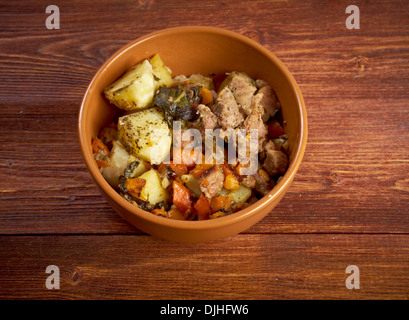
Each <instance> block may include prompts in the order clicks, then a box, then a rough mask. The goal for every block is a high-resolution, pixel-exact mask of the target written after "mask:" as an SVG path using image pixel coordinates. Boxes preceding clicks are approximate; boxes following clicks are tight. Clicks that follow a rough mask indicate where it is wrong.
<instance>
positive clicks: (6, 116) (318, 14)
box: [0, 0, 409, 299]
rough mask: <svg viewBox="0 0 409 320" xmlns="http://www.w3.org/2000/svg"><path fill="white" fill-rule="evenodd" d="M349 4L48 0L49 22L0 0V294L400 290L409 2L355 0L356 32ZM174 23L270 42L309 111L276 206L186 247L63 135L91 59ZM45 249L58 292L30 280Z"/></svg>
mask: <svg viewBox="0 0 409 320" xmlns="http://www.w3.org/2000/svg"><path fill="white" fill-rule="evenodd" d="M349 4H351V3H349V2H347V1H330V0H326V1H318V0H308V1H302V2H300V1H280V0H277V1H259V0H257V1H249V0H246V1H232V0H228V1H227V0H226V1H215V0H211V1H206V0H205V1H201V2H200V4H198V3H196V2H192V1H186V0H182V1H153V0H140V1H125V0H123V1H108V0H104V1H99V2H97V3H96V2H94V1H89V0H86V1H59V2H58V6H59V8H60V12H61V29H59V30H48V29H47V28H46V27H45V19H46V17H47V14H45V8H46V6H47V4H46V3H44V2H40V1H25V0H23V1H18V2H17V1H15V2H5V1H3V2H2V3H1V6H0V7H1V9H0V235H2V236H1V237H0V243H1V246H0V252H1V254H0V258H1V259H0V266H1V269H0V270H1V276H0V297H2V298H10V297H18V298H53V297H57V298H68V299H71V298H104V297H105V298H106V297H110V298H111V297H112V298H147V299H149V298H161V297H162V298H165V299H166V298H201V297H204V298H215V299H219V298H247V297H249V298H257V299H263V298H266V299H272V298H280V297H282V298H325V297H329V298H342V299H354V298H358V299H360V298H403V299H407V298H408V292H409V290H408V288H409V286H408V274H409V273H408V269H407V267H406V266H407V265H408V247H407V244H408V243H409V201H408V200H409V175H408V172H409V152H408V144H409V108H408V101H409V68H408V67H409V36H408V35H409V19H408V12H409V3H408V2H407V1H398V0H394V1H386V0H383V1H376V2H370V1H359V3H358V2H357V3H356V5H358V6H359V8H360V13H361V21H360V27H361V28H360V29H359V30H347V29H346V27H345V19H346V17H347V14H345V8H346V7H347V6H348V5H349ZM181 25H210V26H218V27H222V28H226V29H229V30H232V31H235V32H238V33H241V34H244V35H246V36H248V37H250V38H252V39H254V40H256V41H258V42H260V43H261V44H263V45H264V46H265V47H266V48H268V49H269V50H271V51H272V52H274V53H275V54H276V55H277V56H278V58H280V59H281V60H282V62H283V63H284V64H285V65H286V66H287V67H288V69H289V70H290V71H291V72H292V73H293V75H294V77H295V79H296V80H297V82H298V84H299V86H300V88H301V91H302V93H303V96H304V100H305V103H306V107H307V112H308V124H309V136H308V145H307V150H306V154H305V157H304V160H303V163H302V165H301V167H300V169H299V171H298V173H297V175H296V178H295V180H294V183H293V184H292V186H291V188H290V189H289V191H288V193H287V194H286V195H285V197H284V199H283V200H282V201H281V202H280V204H279V205H278V206H277V207H276V209H275V210H274V211H273V212H271V213H270V214H269V215H268V216H267V217H266V218H265V219H263V220H262V221H260V222H259V223H258V224H256V225H255V226H253V227H251V228H250V229H248V230H246V231H245V232H244V233H243V234H241V235H238V236H237V237H233V238H231V239H229V240H226V241H222V242H217V243H211V244H207V245H198V246H193V245H192V246H190V245H181V244H169V243H163V242H161V241H159V240H156V239H152V238H151V237H148V236H145V235H143V233H142V232H141V231H139V230H138V229H136V228H134V227H132V226H130V225H129V224H128V223H126V222H125V221H124V220H122V219H121V218H120V217H119V216H118V215H117V214H116V213H115V212H114V211H113V210H112V209H111V208H110V207H109V205H108V204H107V203H106V201H105V200H104V199H103V198H102V196H101V195H100V194H99V192H98V190H97V188H96V187H95V185H94V183H93V181H92V179H91V177H90V175H89V174H88V172H87V170H86V167H85V165H84V163H83V161H82V158H81V154H80V150H79V146H78V137H77V116H78V111H79V106H80V104H81V100H82V96H83V94H84V92H85V90H86V88H87V86H88V84H89V82H90V80H91V79H92V77H93V75H94V73H95V72H96V71H97V69H98V67H99V66H100V65H101V64H102V63H103V62H104V61H105V60H106V59H107V58H108V57H109V56H110V55H111V54H112V53H114V52H115V51H116V50H118V49H119V48H120V47H121V46H123V45H125V44H126V43H128V42H130V41H132V40H134V39H136V38H138V37H140V36H142V35H145V34H147V33H149V32H152V31H156V30H159V29H162V28H165V27H174V26H181ZM333 238H334V240H332V239H333ZM41 250H42V251H41ZM89 252H92V253H93V254H92V255H91V256H89ZM349 257H351V261H352V260H353V261H352V262H350V260H349ZM225 259H226V260H225ZM226 261H227V262H228V263H227V264H226ZM246 261H252V264H250V263H249V262H248V263H247V262H246ZM53 262H55V263H58V264H59V265H61V268H62V270H63V271H64V289H62V290H60V291H59V292H49V291H48V290H45V289H44V285H43V282H44V269H45V267H44V266H45V265H46V264H51V263H53ZM118 262H120V263H119V264H118ZM180 262H182V263H184V265H185V266H186V269H185V270H183V272H182V273H180V272H179V269H178V268H177V267H178V266H179V265H180ZM351 263H355V264H357V265H358V266H360V267H362V277H363V278H362V283H363V285H362V290H360V291H358V290H357V291H350V290H347V289H345V286H344V284H343V281H345V267H346V264H351ZM77 269H79V270H81V274H82V275H83V276H82V277H81V279H80V280H79V281H77V282H75V281H74V282H75V283H74V282H72V281H71V280H70V279H71V278H72V276H73V273H74V270H77ZM226 270H227V271H226ZM127 272H128V273H129V274H130V275H131V277H128V276H127ZM140 275H143V276H144V277H145V278H143V279H142V278H141V277H140ZM168 276H172V277H173V280H171V279H172V278H170V277H168ZM276 278H277V279H278V280H276ZM11 279H13V280H11ZM31 280H33V281H35V283H36V284H38V285H35V286H33V287H32V288H31V287H30V285H29V284H30V283H31ZM364 280H365V281H364ZM195 281H198V285H195ZM217 281H221V283H222V284H223V286H217V287H218V288H220V289H219V290H216V292H214V291H213V290H214V287H215V286H216V285H215V284H216V283H217ZM163 283H165V284H166V286H167V290H162V285H161V284H163Z"/></svg>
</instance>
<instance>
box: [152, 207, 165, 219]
mask: <svg viewBox="0 0 409 320" xmlns="http://www.w3.org/2000/svg"><path fill="white" fill-rule="evenodd" d="M151 212H152V213H153V214H154V215H157V216H160V217H165V218H167V217H168V213H167V212H166V211H165V209H163V208H160V209H153V210H152V211H151Z"/></svg>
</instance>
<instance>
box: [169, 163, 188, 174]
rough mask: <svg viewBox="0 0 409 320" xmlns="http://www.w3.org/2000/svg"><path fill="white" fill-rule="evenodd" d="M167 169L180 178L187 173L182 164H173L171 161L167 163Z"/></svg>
mask: <svg viewBox="0 0 409 320" xmlns="http://www.w3.org/2000/svg"><path fill="white" fill-rule="evenodd" d="M169 167H170V168H171V169H172V171H173V172H174V173H176V175H178V176H182V175H184V174H186V173H187V167H186V166H185V165H184V164H175V163H173V162H172V161H171V162H170V163H169Z"/></svg>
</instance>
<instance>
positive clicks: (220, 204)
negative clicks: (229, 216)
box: [210, 196, 233, 212]
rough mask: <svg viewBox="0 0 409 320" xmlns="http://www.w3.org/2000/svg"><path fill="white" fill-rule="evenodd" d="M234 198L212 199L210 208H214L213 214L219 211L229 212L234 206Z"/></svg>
mask: <svg viewBox="0 0 409 320" xmlns="http://www.w3.org/2000/svg"><path fill="white" fill-rule="evenodd" d="M232 202H233V200H232V198H230V197H225V196H217V197H214V198H212V200H211V203H210V206H211V207H212V212H217V211H224V212H226V211H228V210H229V209H230V207H231V205H232Z"/></svg>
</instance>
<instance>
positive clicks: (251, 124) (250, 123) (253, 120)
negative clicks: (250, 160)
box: [242, 106, 268, 151]
mask: <svg viewBox="0 0 409 320" xmlns="http://www.w3.org/2000/svg"><path fill="white" fill-rule="evenodd" d="M263 114H264V109H263V108H262V107H261V106H258V107H256V108H254V109H253V110H252V111H251V114H250V115H249V116H248V117H247V118H246V120H244V122H243V124H242V128H243V129H246V131H247V132H248V133H250V132H251V131H250V130H251V129H255V130H257V133H258V141H259V150H258V151H261V147H262V145H263V143H264V142H265V140H266V138H267V134H268V127H267V125H266V124H265V123H264V121H263V119H262V116H263Z"/></svg>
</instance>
